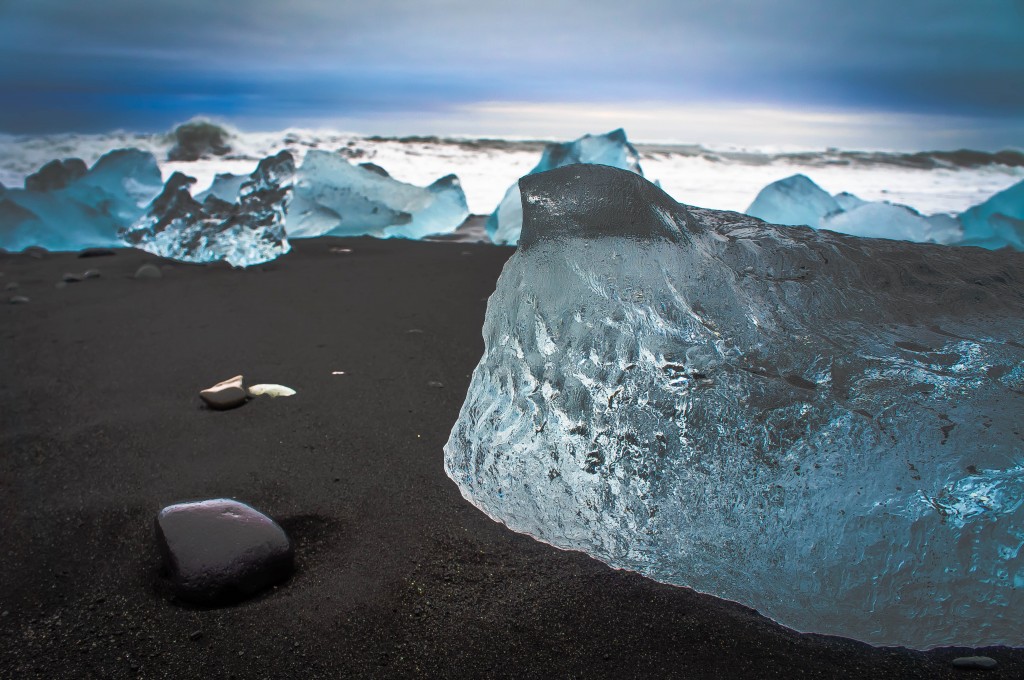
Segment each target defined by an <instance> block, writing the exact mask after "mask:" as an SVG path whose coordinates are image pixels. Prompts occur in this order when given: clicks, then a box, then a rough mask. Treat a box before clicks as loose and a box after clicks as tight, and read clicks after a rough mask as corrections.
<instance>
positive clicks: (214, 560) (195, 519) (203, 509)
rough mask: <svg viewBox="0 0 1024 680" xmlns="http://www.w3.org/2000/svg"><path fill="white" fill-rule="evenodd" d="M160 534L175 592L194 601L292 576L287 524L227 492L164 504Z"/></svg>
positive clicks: (235, 596) (221, 600)
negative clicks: (228, 496)
mask: <svg viewBox="0 0 1024 680" xmlns="http://www.w3.org/2000/svg"><path fill="white" fill-rule="evenodd" d="M156 535H157V542H158V544H159V546H160V552H161V554H162V555H163V559H164V567H165V569H166V574H167V576H168V578H169V581H170V585H171V587H172V590H173V592H174V594H175V595H176V596H178V597H179V598H181V599H183V600H187V601H190V602H196V603H200V604H226V603H228V602H233V601H238V600H240V599H244V598H246V597H249V596H251V595H254V594H256V593H258V592H259V591H261V590H264V589H266V588H269V587H270V586H273V585H276V584H278V583H280V582H281V581H283V580H285V579H286V578H288V576H289V575H290V574H291V572H292V568H293V565H294V557H295V556H294V550H293V548H292V543H291V540H290V539H289V538H288V535H287V534H285V532H284V529H282V528H281V527H280V526H279V525H278V524H277V523H276V522H274V520H272V519H270V518H269V517H267V516H266V515H264V514H263V513H261V512H259V511H257V510H255V509H254V508H252V507H250V506H248V505H246V504H244V503H239V502H238V501H234V500H231V499H227V498H217V499H213V500H207V501H198V502H194V503H180V504H177V505H171V506H168V507H166V508H164V509H163V510H161V511H160V513H159V514H158V515H157V517H156Z"/></svg>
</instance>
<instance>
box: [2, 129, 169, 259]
mask: <svg viewBox="0 0 1024 680" xmlns="http://www.w3.org/2000/svg"><path fill="white" fill-rule="evenodd" d="M84 167H85V164H84V163H83V162H82V161H81V160H79V159H75V158H71V159H66V160H63V161H53V162H51V163H48V164H47V165H45V166H43V168H41V169H40V170H39V172H37V173H36V174H34V175H31V176H29V177H27V178H26V181H25V186H26V188H24V189H0V248H5V249H7V250H13V251H20V250H24V249H25V248H27V247H29V246H40V247H43V248H46V249H47V250H56V251H60V250H83V249H85V248H105V247H112V246H122V245H124V244H123V243H122V242H121V240H120V238H119V237H118V232H119V231H120V230H121V229H123V228H125V227H126V226H128V225H130V224H132V223H133V222H134V221H135V220H136V219H137V218H138V217H139V216H140V215H142V214H143V212H144V210H145V206H146V204H147V203H149V202H150V201H151V200H153V197H154V196H156V195H157V194H158V193H159V192H160V188H161V186H162V184H163V181H162V179H161V177H160V168H159V167H158V166H157V162H156V159H155V158H154V157H153V155H152V154H150V153H147V152H144V151H139V150H138V149H119V150H117V151H111V152H110V153H108V154H106V155H104V156H102V157H101V158H100V159H99V160H98V161H96V163H95V165H93V166H92V167H91V168H89V170H88V171H84Z"/></svg>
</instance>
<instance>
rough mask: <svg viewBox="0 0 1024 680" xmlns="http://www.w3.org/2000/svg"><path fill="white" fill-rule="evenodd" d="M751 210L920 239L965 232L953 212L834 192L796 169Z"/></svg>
mask: <svg viewBox="0 0 1024 680" xmlns="http://www.w3.org/2000/svg"><path fill="white" fill-rule="evenodd" d="M747 214H748V215H750V216H751V217H757V218H759V219H762V220H764V221H765V222H770V223H772V224H783V225H791V226H807V227H813V228H815V229H829V230H831V231H838V232H840V233H843V234H849V235H851V236H862V237H866V238H887V239H896V240H901V241H916V242H918V243H944V244H953V243H958V242H959V241H960V239H961V237H962V234H963V229H962V228H961V226H960V224H959V222H957V221H956V219H954V218H953V217H952V216H951V215H944V214H939V215H922V214H921V213H919V212H918V211H916V210H914V209H913V208H910V207H908V206H905V205H898V204H895V203H889V202H887V201H872V202H869V201H865V200H863V199H861V198H859V197H857V196H855V195H853V194H851V193H849V192H845V191H844V192H841V193H838V194H836V195H835V196H830V195H829V194H828V192H826V191H825V190H824V189H822V188H821V187H819V186H818V185H817V184H815V183H814V181H813V180H811V179H810V178H809V177H807V176H806V175H793V176H792V177H787V178H785V179H781V180H779V181H777V182H772V183H771V184H769V185H768V186H766V187H765V188H763V189H761V191H760V192H759V193H758V195H757V197H756V198H755V199H754V202H753V203H751V204H750V207H749V208H747Z"/></svg>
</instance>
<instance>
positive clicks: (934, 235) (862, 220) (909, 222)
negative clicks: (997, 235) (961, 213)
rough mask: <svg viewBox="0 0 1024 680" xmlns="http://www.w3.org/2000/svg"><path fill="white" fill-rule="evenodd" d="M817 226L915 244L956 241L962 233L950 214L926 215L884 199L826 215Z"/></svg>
mask: <svg viewBox="0 0 1024 680" xmlns="http://www.w3.org/2000/svg"><path fill="white" fill-rule="evenodd" d="M818 226H820V227H821V228H822V229H831V230H832V231H838V232H840V233H843V234H850V235H851V236H865V237H868V238H889V239H897V240H900V241H916V242H918V243H955V242H957V241H959V240H960V237H961V234H962V231H961V229H960V225H959V224H958V223H957V222H956V220H955V219H953V218H952V217H950V216H949V215H933V216H931V217H927V216H925V215H922V214H921V213H919V212H917V211H916V210H914V209H912V208H908V207H907V206H905V205H895V204H893V203H884V202H872V203H864V202H862V203H861V204H860V205H855V206H853V207H851V208H850V209H848V210H845V211H843V212H837V213H832V214H830V215H826V216H825V217H823V218H822V219H821V222H820V223H819V225H818Z"/></svg>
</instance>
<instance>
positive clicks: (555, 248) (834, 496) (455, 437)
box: [444, 165, 1024, 649]
mask: <svg viewBox="0 0 1024 680" xmlns="http://www.w3.org/2000/svg"><path fill="white" fill-rule="evenodd" d="M520 187H521V192H522V197H523V209H524V216H525V220H524V227H523V232H522V238H521V239H520V242H519V249H518V251H517V252H516V253H515V254H514V255H513V256H512V258H511V259H510V260H509V261H508V263H507V264H506V266H505V269H504V271H503V272H502V274H501V277H500V279H499V281H498V284H497V289H496V291H495V293H494V295H492V297H491V298H490V301H489V303H488V307H487V314H486V320H485V323H484V329H483V335H484V342H485V349H484V355H483V357H482V358H481V360H480V363H479V365H478V366H477V368H476V369H475V371H474V373H473V378H472V382H471V385H470V387H469V391H468V394H467V396H466V401H465V403H464V404H463V407H462V410H461V413H460V416H459V419H458V422H457V423H456V424H455V426H454V429H453V430H452V433H451V437H450V439H449V441H448V443H447V445H446V446H445V458H444V464H445V469H446V471H447V473H448V475H449V476H450V477H451V478H452V479H453V480H454V481H455V482H456V483H457V485H458V487H459V488H460V490H461V492H462V494H463V495H464V496H465V497H466V498H467V499H468V500H469V501H470V502H472V503H473V504H475V505H476V506H477V507H479V508H480V509H481V510H483V511H484V512H485V513H487V514H488V515H489V516H491V517H492V518H494V519H496V520H498V521H501V522H504V523H505V524H507V525H508V526H509V527H510V528H512V529H514V530H516V531H520V532H525V533H528V534H531V535H533V536H534V537H536V538H538V539H540V540H542V541H546V542H548V543H551V544H553V545H556V546H558V547H560V548H567V549H575V550H582V551H584V552H586V553H589V554H590V555H592V556H594V557H596V558H598V559H600V560H602V561H604V562H606V563H608V564H610V565H612V566H614V567H618V568H625V569H631V570H635V571H638V572H640V573H643V574H646V575H647V576H650V577H652V578H655V579H657V580H660V581H664V582H668V583H673V584H677V585H682V586H690V587H692V588H694V589H696V590H698V591H701V592H705V593H711V594H713V595H716V596H718V597H722V598H727V599H730V600H734V601H737V602H740V603H743V604H745V605H747V606H750V607H754V608H756V609H757V610H758V611H759V612H761V613H762V614H764V615H766V616H768V617H770V618H772V619H774V620H776V621H778V622H780V623H782V624H783V625H786V626H789V627H791V628H795V629H797V630H800V631H813V632H818V633H826V634H834V635H843V636H848V637H852V638H856V639H859V640H863V641H866V642H869V643H873V644H877V645H905V646H908V647H913V648H921V649H927V648H932V647H936V646H941V645H964V646H984V645H1001V644H1002V645H1019V644H1020V643H1021V640H1022V639H1024V617H1022V616H1021V611H1024V559H1022V557H1021V549H1022V547H1024V431H1022V430H1021V427H1020V424H1021V414H1022V413H1024V347H1022V345H1021V344H1020V338H1021V337H1022V336H1024V254H1020V253H1014V252H1010V251H999V252H990V251H985V250H982V249H975V248H950V247H946V246H937V245H926V244H914V243H905V242H901V241H887V240H874V239H854V238H851V237H847V236H843V235H839V234H833V233H829V232H819V231H814V230H811V229H806V228H798V227H780V226H775V225H771V224H766V223H764V222H761V221H758V220H755V219H750V218H748V217H746V216H743V215H740V214H737V213H725V212H718V211H713V210H704V209H699V208H692V207H688V206H683V205H680V204H678V203H676V202H675V201H674V200H673V199H672V198H671V197H669V196H668V195H667V194H665V193H664V192H662V191H661V190H659V189H658V188H656V187H655V186H654V185H652V184H650V183H649V182H647V181H646V180H644V179H643V178H641V177H639V176H638V175H635V174H632V173H628V172H623V171H621V170H616V169H613V168H608V167H603V166H598V165H574V166H569V167H563V168H560V169H556V170H553V171H551V172H547V173H543V174H538V175H531V176H527V177H524V178H523V179H522V180H520Z"/></svg>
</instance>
